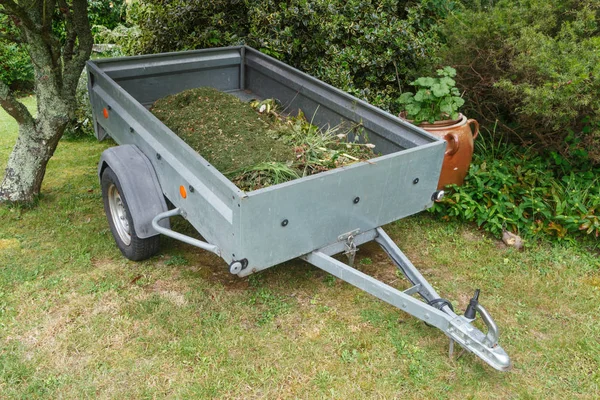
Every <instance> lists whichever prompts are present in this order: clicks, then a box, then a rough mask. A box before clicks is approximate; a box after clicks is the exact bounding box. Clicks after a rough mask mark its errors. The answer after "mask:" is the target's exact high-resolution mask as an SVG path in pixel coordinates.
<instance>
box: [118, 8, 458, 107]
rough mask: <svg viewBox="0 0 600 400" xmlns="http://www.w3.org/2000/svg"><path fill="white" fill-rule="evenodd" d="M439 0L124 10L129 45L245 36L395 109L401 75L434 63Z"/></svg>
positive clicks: (441, 11) (442, 12)
mask: <svg viewBox="0 0 600 400" xmlns="http://www.w3.org/2000/svg"><path fill="white" fill-rule="evenodd" d="M452 7H454V3H453V2H448V1H443V0H420V1H399V0H383V1H377V2H376V1H364V0H348V1H346V0H343V1H342V0H310V1H309V0H290V1H286V2H282V1H275V0H263V1H257V0H245V1H239V0H238V1H236V0H217V1H211V2H206V1H203V0H193V1H183V0H162V1H143V2H139V3H138V4H137V5H136V7H134V8H133V9H132V10H131V13H130V16H131V19H132V22H133V23H135V24H137V25H139V27H140V29H141V35H140V39H139V41H138V42H137V44H136V48H134V49H129V50H130V51H131V50H133V52H142V53H146V52H163V51H174V50H185V49H193V48H201V47H216V46H225V45H231V44H240V43H246V44H248V45H250V46H252V47H255V48H258V49H260V50H261V51H262V52H264V53H266V54H269V55H271V56H273V57H275V58H278V59H280V60H282V61H284V62H286V63H288V64H290V65H292V66H295V67H297V68H299V69H301V70H303V71H305V72H308V73H309V74H311V75H313V76H315V77H317V78H319V79H322V80H324V81H325V82H328V83H330V84H333V85H334V86H336V87H338V88H340V89H343V90H346V91H348V92H350V93H352V94H354V95H356V96H358V97H360V98H363V99H366V100H369V101H370V102H372V103H374V104H375V105H378V106H380V107H383V108H385V109H390V108H392V109H393V111H397V110H396V108H395V107H396V106H395V99H396V98H397V97H398V96H399V94H400V92H401V91H402V88H404V87H407V85H408V82H411V81H412V80H413V79H414V78H416V77H417V76H418V75H419V73H420V72H423V71H424V70H426V69H428V68H430V67H431V66H432V65H433V64H434V63H435V60H436V58H435V54H436V49H437V48H438V47H439V36H438V32H437V24H438V21H439V20H440V19H442V18H444V17H445V16H446V15H447V13H448V11H449V10H450V9H452Z"/></svg>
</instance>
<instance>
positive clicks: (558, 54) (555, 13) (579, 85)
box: [444, 0, 600, 163]
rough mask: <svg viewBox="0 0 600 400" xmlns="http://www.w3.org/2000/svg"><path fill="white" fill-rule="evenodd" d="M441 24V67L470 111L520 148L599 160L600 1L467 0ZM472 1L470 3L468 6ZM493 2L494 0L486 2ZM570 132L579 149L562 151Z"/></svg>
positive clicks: (568, 147) (566, 147) (564, 148)
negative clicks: (450, 69)
mask: <svg viewBox="0 0 600 400" xmlns="http://www.w3.org/2000/svg"><path fill="white" fill-rule="evenodd" d="M468 3H470V5H469V7H468V8H466V9H465V10H463V11H462V12H459V13H455V14H454V15H453V16H452V17H450V18H448V19H447V22H446V24H445V34H446V38H447V43H448V45H447V48H446V51H445V54H444V58H445V62H446V63H448V64H451V65H453V66H455V67H456V68H457V70H458V75H457V81H458V84H459V86H460V87H461V88H462V89H464V92H465V96H466V97H467V98H468V100H470V101H468V102H467V104H469V103H470V104H471V110H470V112H471V113H474V114H477V115H478V118H480V119H482V120H484V121H485V120H487V121H488V122H490V124H493V123H495V120H496V119H497V118H500V122H501V124H502V128H503V129H502V130H503V131H504V132H505V133H508V134H509V135H510V136H511V137H512V138H513V139H516V140H519V141H521V142H522V143H528V142H531V143H533V144H536V145H538V146H539V147H542V148H551V149H554V150H556V151H558V152H560V153H561V154H562V155H563V156H566V157H571V156H572V155H573V153H572V152H573V151H580V150H584V151H586V152H588V153H589V156H590V159H591V160H592V161H594V162H596V163H600V129H599V127H598V124H597V123H598V122H600V96H598V93H600V3H599V2H598V1H597V0H517V1H514V0H501V1H498V2H496V4H495V5H494V6H489V5H487V6H482V5H481V2H468ZM473 3H476V4H475V5H473ZM489 3H493V2H489ZM569 135H575V136H577V137H578V138H579V139H581V140H580V146H579V147H577V148H574V147H572V146H564V141H565V138H566V137H567V136H569Z"/></svg>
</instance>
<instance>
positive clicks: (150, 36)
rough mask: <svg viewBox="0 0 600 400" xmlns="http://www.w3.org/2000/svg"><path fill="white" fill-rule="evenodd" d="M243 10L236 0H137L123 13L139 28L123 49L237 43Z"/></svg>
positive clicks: (133, 51) (140, 51) (153, 50)
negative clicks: (130, 42) (132, 40)
mask: <svg viewBox="0 0 600 400" xmlns="http://www.w3.org/2000/svg"><path fill="white" fill-rule="evenodd" d="M246 13H247V11H246V5H245V2H244V1H240V0H212V1H206V0H191V1H188V0H140V1H137V2H134V3H133V4H132V6H131V7H130V8H129V10H128V16H127V18H128V22H129V23H130V24H131V25H134V26H137V27H139V29H140V30H139V32H138V40H137V43H135V44H134V43H132V44H131V45H129V46H127V45H126V46H124V47H125V49H124V50H125V51H126V52H127V53H129V54H144V53H161V52H167V51H177V50H189V49H197V48H204V47H220V46H228V45H233V44H240V43H241V42H242V39H241V38H242V37H243V36H244V35H245V33H246V31H247V15H246Z"/></svg>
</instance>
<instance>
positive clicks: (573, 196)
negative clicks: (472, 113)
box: [432, 138, 600, 238]
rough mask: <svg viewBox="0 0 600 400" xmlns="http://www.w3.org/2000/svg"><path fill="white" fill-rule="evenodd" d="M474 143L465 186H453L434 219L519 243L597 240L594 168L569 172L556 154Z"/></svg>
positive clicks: (599, 211)
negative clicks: (578, 237)
mask: <svg viewBox="0 0 600 400" xmlns="http://www.w3.org/2000/svg"><path fill="white" fill-rule="evenodd" d="M478 141H479V142H480V143H479V145H478V151H476V153H475V155H474V157H473V164H472V165H471V168H470V170H469V173H468V175H467V177H466V179H465V184H464V185H463V186H461V187H457V186H453V187H452V192H451V194H450V195H448V196H447V197H446V198H444V199H443V200H442V201H441V202H439V203H436V204H435V205H434V207H433V209H432V211H433V212H434V213H437V214H439V215H441V216H443V218H445V219H451V218H456V219H461V220H464V221H472V222H475V223H477V225H478V226H480V227H482V228H483V229H485V230H487V231H489V232H492V233H493V234H495V235H498V236H499V235H500V234H501V232H502V229H503V228H505V229H507V230H509V231H512V232H515V233H519V234H521V235H523V236H525V237H532V236H538V237H539V236H540V235H542V236H543V235H544V234H545V235H550V236H554V237H558V238H566V237H573V235H575V234H577V233H578V232H582V233H584V234H589V235H594V236H595V237H598V236H600V168H598V167H596V168H594V167H591V166H590V165H589V164H588V166H587V167H583V168H582V167H577V168H575V169H574V168H572V167H571V166H570V164H569V163H567V162H565V160H564V158H562V157H561V156H560V155H558V154H556V153H555V154H554V157H543V156H540V155H539V154H538V153H537V152H534V151H531V149H527V150H525V151H522V150H521V148H520V147H517V146H515V145H510V144H502V145H496V146H486V145H485V142H484V141H483V140H482V138H480V139H478ZM482 144H483V146H482Z"/></svg>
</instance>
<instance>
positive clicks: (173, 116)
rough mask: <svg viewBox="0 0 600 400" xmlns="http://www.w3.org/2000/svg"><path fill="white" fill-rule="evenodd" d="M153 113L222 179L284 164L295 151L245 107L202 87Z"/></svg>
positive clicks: (172, 98)
mask: <svg viewBox="0 0 600 400" xmlns="http://www.w3.org/2000/svg"><path fill="white" fill-rule="evenodd" d="M151 111H152V113H153V114H154V115H155V116H156V117H158V119H160V120H161V121H162V122H163V123H164V124H165V125H166V126H168V127H169V128H170V129H171V130H172V131H173V132H174V133H175V134H176V135H177V136H179V137H180V138H181V139H183V141H184V142H186V143H187V144H188V145H189V146H190V147H191V148H192V149H194V150H195V151H196V152H198V153H199V154H201V155H202V157H204V158H206V160H208V162H210V163H211V164H212V165H213V166H214V167H215V168H216V169H218V170H219V171H221V172H223V173H227V172H229V171H235V170H242V169H245V168H251V167H253V166H255V165H257V164H259V163H262V162H265V161H273V162H286V161H288V160H290V159H293V158H294V150H293V149H292V148H290V147H289V146H287V145H286V144H285V143H283V142H281V141H279V140H276V138H274V133H272V132H271V134H268V133H269V130H270V129H271V127H272V122H271V121H270V120H269V118H268V117H267V116H265V115H262V114H259V113H257V112H256V111H255V110H254V109H253V108H252V107H251V106H250V105H249V104H248V103H244V102H243V101H241V100H240V99H238V98H237V97H235V96H232V95H230V94H227V93H223V92H220V91H218V90H216V89H213V88H208V87H202V88H197V89H190V90H185V91H183V92H180V93H177V94H174V95H171V96H167V97H163V98H162V99H158V100H157V101H156V102H155V103H154V105H153V106H152V109H151Z"/></svg>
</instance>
